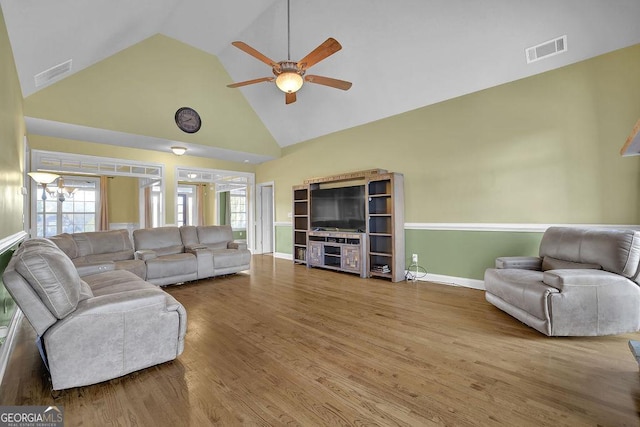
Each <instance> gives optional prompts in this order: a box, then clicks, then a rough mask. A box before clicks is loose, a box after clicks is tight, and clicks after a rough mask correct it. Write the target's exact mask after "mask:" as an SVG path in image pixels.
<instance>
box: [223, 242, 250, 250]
mask: <svg viewBox="0 0 640 427" xmlns="http://www.w3.org/2000/svg"><path fill="white" fill-rule="evenodd" d="M227 249H242V250H246V249H247V244H246V243H244V242H229V243H227Z"/></svg>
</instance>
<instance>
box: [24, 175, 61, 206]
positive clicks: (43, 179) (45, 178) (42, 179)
mask: <svg viewBox="0 0 640 427" xmlns="http://www.w3.org/2000/svg"><path fill="white" fill-rule="evenodd" d="M27 175H29V176H30V177H31V179H33V180H34V181H35V182H36V183H38V184H40V185H42V200H43V201H44V200H47V185H48V184H51V183H52V182H53V181H55V180H56V179H58V178H59V177H60V175H56V174H55V173H49V172H28V173H27Z"/></svg>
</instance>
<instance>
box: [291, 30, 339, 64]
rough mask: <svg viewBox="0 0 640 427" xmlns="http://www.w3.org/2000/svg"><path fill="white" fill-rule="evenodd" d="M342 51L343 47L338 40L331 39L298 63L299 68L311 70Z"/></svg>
mask: <svg viewBox="0 0 640 427" xmlns="http://www.w3.org/2000/svg"><path fill="white" fill-rule="evenodd" d="M340 49H342V45H340V43H338V40H336V39H334V38H332V37H329V38H328V39H327V40H325V42H324V43H322V44H321V45H320V46H318V47H317V48H315V49H314V50H313V51H311V53H309V54H308V55H307V56H305V57H304V58H302V59H301V60H300V61H298V68H300V69H302V70H306V69H308V68H311V67H312V66H313V65H315V64H317V63H318V62H320V61H322V60H323V59H325V58H327V57H329V56H331V55H333V54H334V53H336V52H337V51H339V50H340Z"/></svg>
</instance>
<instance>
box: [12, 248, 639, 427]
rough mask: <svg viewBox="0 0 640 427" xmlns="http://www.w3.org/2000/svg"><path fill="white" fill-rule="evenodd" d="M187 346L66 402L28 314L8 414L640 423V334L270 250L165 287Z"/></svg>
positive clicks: (310, 422) (196, 421) (86, 418)
mask: <svg viewBox="0 0 640 427" xmlns="http://www.w3.org/2000/svg"><path fill="white" fill-rule="evenodd" d="M165 289H166V290H167V291H168V292H169V293H171V294H172V295H173V296H175V297H176V299H178V300H179V301H180V302H181V303H182V304H183V305H184V306H185V307H186V309H187V313H188V330H187V339H186V345H185V351H184V353H183V354H182V355H181V356H180V357H179V358H178V359H177V360H175V361H173V362H170V363H165V364H163V365H160V366H156V367H152V368H149V369H146V370H144V371H140V372H138V373H134V374H131V375H128V376H125V377H123V378H119V379H116V380H112V381H109V382H105V383H102V384H97V385H94V386H89V387H82V388H76V389H71V390H66V391H63V392H62V394H61V396H60V397H58V398H57V399H55V400H54V399H53V398H52V397H51V394H50V390H49V383H48V381H47V378H46V373H45V371H44V368H43V366H42V363H41V361H40V359H39V356H38V354H37V350H36V347H35V345H34V333H33V330H32V329H31V327H30V326H29V325H28V323H27V322H26V321H24V322H23V325H22V327H21V328H20V330H19V337H18V342H17V344H16V348H15V351H14V353H13V354H12V357H11V359H10V362H9V366H8V368H7V374H6V376H5V378H4V381H3V383H2V386H1V387H0V398H1V399H0V400H1V404H2V405H50V404H56V405H62V406H63V407H64V411H65V421H66V425H67V426H76V425H77V426H98V425H121V426H124V425H137V426H147V425H159V426H165V425H166V426H178V425H179V426H187V425H193V426H204V425H213V424H218V425H225V426H227V425H284V424H287V425H303V426H322V425H357V426H364V425H367V426H369V425H385V426H387V425H409V426H430V425H449V426H472V425H473V426H478V425H480V426H483V425H503V426H577V425H581V426H582V425H606V426H618V425H620V426H621V425H626V426H635V425H639V423H640V422H639V420H640V418H639V412H638V411H639V408H640V405H639V404H640V376H639V375H638V365H637V364H636V362H635V360H634V358H633V356H632V355H631V352H630V351H629V349H628V346H627V341H628V340H629V339H638V338H639V336H638V334H628V335H619V336H613V337H592V338H549V337H545V336H543V335H541V334H539V333H538V332H536V331H535V330H533V329H531V328H529V327H527V326H525V325H523V324H521V323H519V322H518V321H517V320H515V319H513V318H511V317H510V316H508V315H507V314H505V313H503V312H501V311H500V310H498V309H496V308H495V307H493V306H492V305H490V304H489V303H487V302H486V301H485V300H484V292H482V291H477V290H472V289H466V288H459V287H452V286H445V285H438V284H431V283H425V282H417V283H405V282H401V283H396V284H393V283H390V282H387V281H384V280H376V279H360V278H358V277H357V276H353V275H348V274H343V273H335V272H331V271H326V270H319V269H307V268H305V267H303V266H294V265H293V263H292V262H291V261H286V260H279V259H274V258H272V257H269V256H254V257H253V267H252V271H251V274H250V275H247V274H238V275H234V276H229V277H223V278H215V279H213V280H208V281H201V282H196V283H191V284H186V285H181V286H174V287H168V288H165Z"/></svg>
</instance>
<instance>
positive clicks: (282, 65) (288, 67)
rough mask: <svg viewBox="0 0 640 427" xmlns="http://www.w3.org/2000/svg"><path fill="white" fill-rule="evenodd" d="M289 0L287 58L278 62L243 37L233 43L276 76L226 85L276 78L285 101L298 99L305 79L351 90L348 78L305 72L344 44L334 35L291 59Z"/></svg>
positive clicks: (245, 84)
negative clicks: (303, 54)
mask: <svg viewBox="0 0 640 427" xmlns="http://www.w3.org/2000/svg"><path fill="white" fill-rule="evenodd" d="M289 1H290V0H287V60H286V61H280V62H276V61H274V60H273V59H271V58H269V57H267V56H265V55H263V54H262V53H260V52H258V51H257V50H256V49H254V48H252V47H251V46H249V45H248V44H246V43H244V42H240V41H235V42H233V43H231V44H232V45H234V46H235V47H237V48H238V49H240V50H242V51H243V52H245V53H248V54H249V55H251V56H253V57H254V58H256V59H258V60H260V61H262V62H264V63H265V64H267V65H269V66H270V67H271V69H272V71H273V74H274V76H275V77H261V78H258V79H253V80H247V81H244V82H238V83H232V84H230V85H227V87H231V88H236V87H241V86H247V85H251V84H254V83H262V82H273V81H275V82H276V86H278V89H280V90H281V91H283V92H284V93H285V104H291V103H293V102H296V92H297V91H298V90H300V88H301V87H302V85H303V83H304V82H309V83H315V84H319V85H324V86H329V87H333V88H336V89H342V90H349V88H351V82H347V81H345V80H338V79H333V78H331V77H323V76H315V75H311V74H307V75H305V73H306V72H307V70H308V69H309V68H311V67H312V66H313V65H315V64H317V63H318V62H320V61H322V60H323V59H326V58H327V57H329V56H331V55H333V54H334V53H336V52H337V51H339V50H340V49H342V46H341V45H340V43H338V41H337V40H336V39H334V38H331V37H329V38H328V39H327V40H325V41H324V43H322V44H321V45H320V46H318V47H316V48H315V49H314V50H313V51H311V52H310V53H309V54H308V55H307V56H305V57H304V58H302V59H301V60H299V61H297V62H296V61H292V60H291V29H290V6H289Z"/></svg>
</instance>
